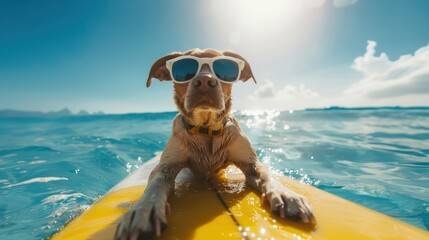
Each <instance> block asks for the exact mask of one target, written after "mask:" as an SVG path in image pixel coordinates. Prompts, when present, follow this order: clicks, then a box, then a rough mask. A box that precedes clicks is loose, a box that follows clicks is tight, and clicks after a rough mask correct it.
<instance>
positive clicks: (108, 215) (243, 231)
mask: <svg viewBox="0 0 429 240" xmlns="http://www.w3.org/2000/svg"><path fill="white" fill-rule="evenodd" d="M159 158H160V156H159V155H158V156H156V157H154V158H153V159H151V160H149V161H148V162H146V163H145V164H143V165H142V166H141V167H140V168H139V169H137V170H136V171H134V172H133V173H131V174H130V175H128V176H127V177H126V178H125V179H123V180H122V181H121V182H119V183H118V184H117V185H116V186H114V187H113V188H112V189H111V190H110V191H109V192H108V193H106V194H105V195H104V196H103V197H102V198H100V199H99V200H98V201H97V202H95V203H94V204H93V205H92V206H91V207H90V208H89V209H88V210H87V211H85V212H84V213H83V214H81V215H80V216H78V217H77V218H75V219H74V220H72V221H71V222H69V223H68V224H66V226H64V228H63V229H61V230H60V231H59V232H57V233H56V234H55V235H53V236H52V237H51V239H52V240H58V239H62V240H64V239H73V240H76V239H94V240H98V239H99V240H106V239H113V236H114V233H115V229H116V225H117V223H118V221H119V219H120V217H121V216H122V215H123V214H124V213H125V212H126V211H128V209H129V208H131V207H132V205H133V204H134V203H135V202H136V201H138V200H139V199H140V197H141V196H142V194H143V192H144V190H145V187H146V185H147V181H148V177H149V174H150V172H151V171H152V169H153V168H154V167H155V166H156V165H157V163H158V162H159ZM275 177H276V178H278V180H280V181H281V182H282V183H283V184H286V185H287V186H289V187H290V188H292V189H293V190H295V191H296V192H298V193H300V194H302V195H304V196H305V197H306V198H307V199H308V200H309V201H310V203H311V205H312V208H313V210H314V214H315V217H316V219H317V225H316V226H311V225H309V224H304V223H300V222H297V221H294V220H289V219H282V218H280V217H278V216H276V215H273V214H272V213H271V212H270V210H269V209H270V208H269V206H268V204H263V203H262V202H261V198H260V194H259V193H257V192H255V191H253V190H251V189H249V188H248V187H246V184H245V180H244V176H243V174H242V173H241V172H240V171H239V170H238V169H237V168H235V167H234V166H229V167H228V168H226V169H225V170H224V171H223V172H222V173H221V174H219V176H217V177H216V178H214V179H213V180H211V181H210V182H206V181H201V180H197V179H195V178H194V177H193V176H192V174H191V173H190V171H186V170H184V171H182V172H180V173H179V176H178V177H177V179H176V187H175V191H174V194H172V196H170V198H169V200H168V201H169V203H170V205H171V210H172V212H171V214H169V215H167V221H168V228H167V230H166V231H165V232H163V233H162V236H161V237H159V238H158V239H185V240H187V239H204V240H210V239H216V240H217V239H359V240H360V239H429V232H427V231H424V230H422V229H419V228H417V227H414V226H412V225H409V224H407V223H404V222H401V221H399V220H397V219H394V218H391V217H389V216H387V215H384V214H381V213H378V212H376V211H373V210H370V209H368V208H365V207H363V206H360V205H358V204H355V203H352V202H350V201H348V200H345V199H342V198H340V197H337V196H335V195H332V194H330V193H327V192H325V191H322V190H320V189H317V188H315V187H312V186H309V185H305V184H302V183H300V182H298V181H295V180H293V179H291V178H288V177H284V176H278V175H276V176H275Z"/></svg>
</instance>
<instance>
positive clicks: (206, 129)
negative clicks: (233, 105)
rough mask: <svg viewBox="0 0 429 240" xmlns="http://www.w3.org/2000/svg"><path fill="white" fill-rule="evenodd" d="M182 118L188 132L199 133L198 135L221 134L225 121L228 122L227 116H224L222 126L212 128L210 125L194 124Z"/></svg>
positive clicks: (217, 135)
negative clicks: (215, 128)
mask: <svg viewBox="0 0 429 240" xmlns="http://www.w3.org/2000/svg"><path fill="white" fill-rule="evenodd" d="M182 119H183V123H184V124H185V127H186V130H188V132H189V133H191V134H200V135H205V136H209V137H219V136H221V135H222V133H223V127H225V125H226V123H227V122H228V120H227V119H228V118H225V120H224V121H223V124H222V127H221V128H220V129H217V130H213V129H212V128H210V127H202V126H194V125H192V124H190V123H189V122H188V121H186V119H185V118H182Z"/></svg>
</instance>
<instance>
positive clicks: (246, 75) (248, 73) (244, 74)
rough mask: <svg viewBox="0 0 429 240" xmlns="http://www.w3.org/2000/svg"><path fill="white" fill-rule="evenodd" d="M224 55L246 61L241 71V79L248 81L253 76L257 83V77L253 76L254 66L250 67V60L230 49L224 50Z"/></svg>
mask: <svg viewBox="0 0 429 240" xmlns="http://www.w3.org/2000/svg"><path fill="white" fill-rule="evenodd" d="M223 55H224V56H229V57H234V58H238V59H240V60H243V61H244V62H245V64H244V68H243V70H242V71H241V75H240V80H242V81H243V82H246V81H247V80H249V79H250V78H252V79H253V81H254V82H255V83H256V78H255V76H253V72H252V68H251V67H250V64H249V62H247V60H246V59H245V58H244V57H242V56H240V55H238V54H237V53H234V52H230V51H225V52H223Z"/></svg>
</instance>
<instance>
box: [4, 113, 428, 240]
mask: <svg viewBox="0 0 429 240" xmlns="http://www.w3.org/2000/svg"><path fill="white" fill-rule="evenodd" d="M175 115H176V113H174V112H166V113H142V114H124V115H97V116H95V115H93V116H92V115H91V116H70V117H43V116H42V117H7V118H6V117H5V118H0V239H9V240H12V239H45V238H47V237H49V236H50V235H52V234H53V233H55V232H56V231H57V230H58V229H60V228H61V227H62V226H63V225H64V224H65V223H67V222H68V221H70V219H72V218H73V217H75V216H77V215H78V214H80V213H81V212H82V211H84V210H85V209H87V208H88V207H89V206H90V205H91V204H92V203H94V201H96V200H97V199H99V198H100V196H102V195H103V194H104V193H106V191H108V190H109V189H110V188H111V187H112V186H114V185H115V184H116V183H117V182H118V181H120V180H121V179H122V178H124V177H125V176H127V175H128V174H129V173H130V172H132V171H133V170H135V169H136V168H138V167H139V166H140V165H142V164H143V163H144V162H145V161H147V160H149V159H151V158H152V157H154V156H155V154H156V153H158V152H160V151H162V149H163V148H164V146H165V144H166V141H167V140H168V138H169V135H170V133H171V127H172V119H173V118H174V116H175ZM234 115H236V116H237V118H238V119H239V121H240V123H241V125H242V128H243V130H244V132H245V133H246V134H247V136H248V137H249V139H250V140H251V142H252V144H253V145H254V147H255V148H256V150H257V153H258V155H259V158H260V160H261V161H262V162H264V163H266V164H268V165H269V166H270V168H271V169H272V170H273V171H278V172H281V173H283V174H284V175H286V176H290V177H292V178H295V179H298V180H300V181H301V182H303V183H306V184H310V185H313V186H315V187H317V188H320V189H323V190H325V191H328V192H331V193H333V194H336V195H338V196H341V197H343V198H346V199H349V200H351V201H353V202H356V203H358V204H361V205H364V206H366V207H368V208H372V209H375V210H377V211H379V212H382V213H384V214H388V215H390V216H393V217H395V218H398V219H400V220H402V221H405V222H408V223H410V224H412V225H414V226H416V227H419V228H422V229H425V230H428V229H429V157H428V155H429V108H368V109H365V108H362V109H342V108H331V109H313V110H303V111H284V112H279V111H237V112H234Z"/></svg>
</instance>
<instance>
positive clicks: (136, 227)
mask: <svg viewBox="0 0 429 240" xmlns="http://www.w3.org/2000/svg"><path fill="white" fill-rule="evenodd" d="M166 212H167V213H169V212H170V205H169V204H168V203H165V204H163V203H160V202H154V203H142V204H138V205H137V206H135V207H133V208H131V209H130V210H129V211H128V212H127V213H125V214H124V216H122V218H121V220H120V221H119V223H118V225H117V227H116V233H115V239H116V240H128V239H132V240H137V239H152V238H153V237H154V236H155V234H156V235H157V236H160V235H161V232H162V231H164V230H165V229H166V228H167V220H166V217H165V215H166Z"/></svg>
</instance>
